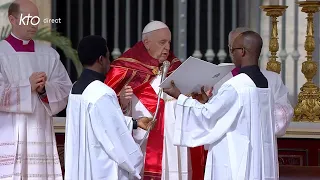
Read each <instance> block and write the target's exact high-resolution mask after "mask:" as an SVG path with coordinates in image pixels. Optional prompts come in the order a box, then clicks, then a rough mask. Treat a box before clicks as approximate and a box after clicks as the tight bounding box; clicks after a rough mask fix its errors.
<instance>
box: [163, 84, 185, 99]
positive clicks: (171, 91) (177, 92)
mask: <svg viewBox="0 0 320 180" xmlns="http://www.w3.org/2000/svg"><path fill="white" fill-rule="evenodd" d="M163 92H165V93H167V94H168V95H169V96H171V97H173V98H175V99H178V97H179V95H180V94H181V92H180V90H179V89H178V88H177V87H176V85H175V84H174V81H171V87H170V88H163Z"/></svg>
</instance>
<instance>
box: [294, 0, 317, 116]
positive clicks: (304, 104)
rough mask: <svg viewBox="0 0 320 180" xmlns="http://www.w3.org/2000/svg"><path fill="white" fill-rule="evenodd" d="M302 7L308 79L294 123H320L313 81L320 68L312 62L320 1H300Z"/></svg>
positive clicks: (301, 94) (304, 70) (305, 71)
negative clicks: (304, 17) (305, 32)
mask: <svg viewBox="0 0 320 180" xmlns="http://www.w3.org/2000/svg"><path fill="white" fill-rule="evenodd" d="M297 4H299V6H300V7H302V10H301V11H302V12H305V13H307V18H306V19H307V21H308V24H307V35H306V41H305V43H304V48H305V50H306V51H307V56H306V58H307V60H306V61H305V62H303V63H302V68H301V72H302V73H303V74H304V76H305V77H306V79H307V82H306V83H305V84H304V85H303V86H302V87H301V88H300V90H301V92H300V93H299V96H298V103H297V106H296V107H295V109H294V117H293V120H294V121H309V122H319V120H320V118H319V117H320V92H319V88H318V87H317V85H315V84H314V83H313V81H312V79H313V77H314V76H315V75H316V72H317V69H318V66H317V64H316V63H315V62H314V61H313V60H312V53H313V51H314V49H315V40H314V36H313V33H314V30H313V29H314V25H313V16H314V13H316V12H318V11H319V7H320V2H319V1H300V2H297Z"/></svg>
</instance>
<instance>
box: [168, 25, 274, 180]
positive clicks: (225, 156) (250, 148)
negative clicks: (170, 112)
mask: <svg viewBox="0 0 320 180" xmlns="http://www.w3.org/2000/svg"><path fill="white" fill-rule="evenodd" d="M261 47H262V39H261V37H260V35H259V34H257V33H255V32H253V31H246V32H244V33H242V35H241V36H239V37H238V38H236V39H235V40H234V42H233V46H232V49H231V50H232V53H233V61H234V63H235V65H236V66H237V67H241V70H240V74H239V75H237V76H235V77H233V78H231V79H230V80H228V81H227V82H225V83H224V84H223V85H222V86H221V88H220V89H219V91H218V93H217V95H215V96H214V97H213V98H211V99H210V100H208V101H207V102H205V103H204V104H203V103H200V102H199V101H198V100H196V99H192V98H191V97H186V96H185V95H182V94H181V93H180V90H179V89H178V88H177V87H176V86H175V85H174V83H172V87H171V88H167V89H164V91H165V92H166V93H167V94H169V95H170V96H172V97H174V98H177V99H178V100H177V106H176V108H175V112H176V117H177V119H176V123H175V133H174V135H175V138H174V144H175V145H180V146H187V147H195V146H201V145H205V146H207V147H208V150H209V152H208V157H207V162H206V171H205V178H204V179H205V180H221V179H223V180H234V179H246V180H254V179H277V175H278V172H277V170H278V169H277V166H276V161H277V153H276V150H275V146H276V139H275V135H274V131H275V129H274V120H273V119H274V116H273V108H274V104H273V96H272V90H271V89H270V88H269V85H268V80H267V79H266V77H265V76H264V75H263V74H262V72H261V71H260V69H259V66H258V60H259V55H260V51H261ZM202 96H206V93H205V92H202ZM205 99H208V98H205Z"/></svg>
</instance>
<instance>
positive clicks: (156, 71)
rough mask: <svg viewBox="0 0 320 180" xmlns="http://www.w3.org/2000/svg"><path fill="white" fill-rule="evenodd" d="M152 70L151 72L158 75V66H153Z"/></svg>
mask: <svg viewBox="0 0 320 180" xmlns="http://www.w3.org/2000/svg"><path fill="white" fill-rule="evenodd" d="M152 72H153V74H154V75H158V74H159V68H158V67H155V68H153V69H152Z"/></svg>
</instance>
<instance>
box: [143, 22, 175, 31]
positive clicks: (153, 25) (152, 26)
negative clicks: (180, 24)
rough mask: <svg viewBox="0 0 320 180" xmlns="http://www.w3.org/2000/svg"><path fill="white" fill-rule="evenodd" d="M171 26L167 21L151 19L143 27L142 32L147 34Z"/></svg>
mask: <svg viewBox="0 0 320 180" xmlns="http://www.w3.org/2000/svg"><path fill="white" fill-rule="evenodd" d="M164 28H169V27H168V26H167V25H166V24H165V23H163V22H161V21H151V22H149V23H148V24H147V25H146V26H145V27H144V29H143V31H142V34H146V33H149V32H152V31H155V30H159V29H164Z"/></svg>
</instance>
